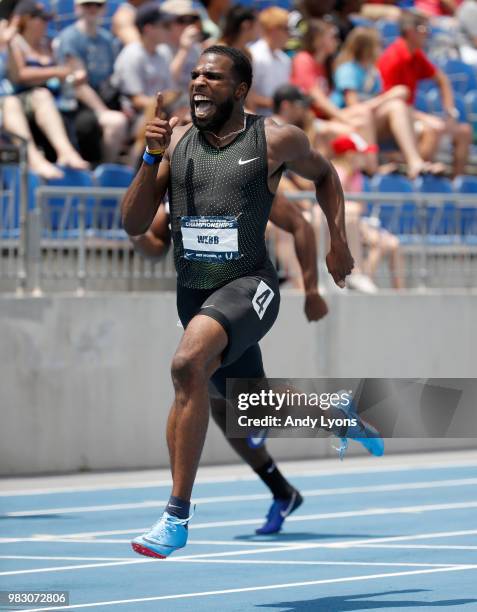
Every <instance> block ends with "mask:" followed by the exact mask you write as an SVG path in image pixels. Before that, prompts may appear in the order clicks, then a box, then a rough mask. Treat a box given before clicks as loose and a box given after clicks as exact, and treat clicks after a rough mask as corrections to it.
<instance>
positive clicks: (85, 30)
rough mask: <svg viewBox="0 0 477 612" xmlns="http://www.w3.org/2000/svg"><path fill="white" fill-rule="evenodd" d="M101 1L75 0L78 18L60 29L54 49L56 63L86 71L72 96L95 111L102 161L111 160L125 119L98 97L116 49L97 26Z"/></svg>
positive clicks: (118, 147) (120, 142)
mask: <svg viewBox="0 0 477 612" xmlns="http://www.w3.org/2000/svg"><path fill="white" fill-rule="evenodd" d="M105 3H106V0H94V1H91V0H76V12H77V15H78V20H77V21H76V23H74V24H72V25H70V26H69V27H67V28H65V29H64V30H63V31H62V32H60V34H59V36H58V37H57V39H56V40H55V48H56V55H57V57H58V60H59V62H60V63H63V64H74V63H75V64H76V65H77V66H78V67H80V68H83V69H84V70H85V71H86V75H87V82H86V83H83V84H81V85H78V86H77V87H76V97H77V99H78V100H79V101H80V102H81V104H83V105H84V106H85V107H87V108H89V109H91V110H92V111H93V112H94V113H95V115H96V117H97V120H98V122H99V125H100V126H101V128H102V133H103V154H102V161H103V162H115V161H117V159H118V155H119V153H120V151H121V148H122V145H123V144H124V140H125V137H126V132H127V118H126V116H125V115H124V114H123V113H122V112H120V111H118V110H110V109H109V108H108V106H107V105H106V103H105V102H104V101H103V99H102V97H101V91H102V86H103V85H105V84H107V83H108V82H109V78H110V76H111V75H112V73H113V68H114V60H115V58H116V55H117V51H118V49H117V45H116V43H115V42H114V39H113V37H112V36H111V34H110V33H109V32H108V31H107V30H105V29H104V28H101V27H99V23H100V21H101V19H102V17H103V14H104V7H105ZM103 91H104V90H103Z"/></svg>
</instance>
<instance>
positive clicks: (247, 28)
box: [217, 4, 261, 112]
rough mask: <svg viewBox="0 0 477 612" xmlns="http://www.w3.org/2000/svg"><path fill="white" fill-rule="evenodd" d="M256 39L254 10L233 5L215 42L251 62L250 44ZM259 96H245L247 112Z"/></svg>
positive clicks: (251, 109) (258, 99) (256, 103)
mask: <svg viewBox="0 0 477 612" xmlns="http://www.w3.org/2000/svg"><path fill="white" fill-rule="evenodd" d="M257 38H258V19H257V13H256V11H255V10H254V9H252V8H249V7H247V6H242V5H241V4H235V5H234V6H232V8H231V9H230V10H229V11H228V12H227V13H226V14H225V18H224V29H223V33H222V38H220V39H219V40H218V41H217V44H218V45H227V46H228V47H235V48H236V49H240V51H243V53H245V55H246V56H247V57H248V58H249V60H250V61H251V62H252V61H253V59H252V54H251V53H250V48H249V46H250V44H251V43H253V42H255V41H256V40H257ZM260 98H261V96H259V95H257V93H256V92H255V91H253V90H252V91H249V93H248V96H247V110H250V111H251V112H253V111H254V109H255V108H256V107H257V106H258V105H259V102H260Z"/></svg>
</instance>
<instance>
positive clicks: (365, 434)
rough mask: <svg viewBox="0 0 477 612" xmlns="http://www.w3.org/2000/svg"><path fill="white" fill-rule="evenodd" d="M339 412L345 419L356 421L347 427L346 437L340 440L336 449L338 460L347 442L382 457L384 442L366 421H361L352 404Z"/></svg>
mask: <svg viewBox="0 0 477 612" xmlns="http://www.w3.org/2000/svg"><path fill="white" fill-rule="evenodd" d="M340 410H341V411H342V412H344V414H345V417H346V418H348V419H355V420H356V425H351V426H349V427H348V429H347V431H346V436H345V437H342V438H341V446H340V447H339V448H336V450H337V451H338V453H339V457H340V459H343V458H344V456H345V454H346V450H347V448H348V444H349V440H354V441H355V442H359V443H360V444H362V445H363V446H364V448H365V449H366V450H367V451H368V453H370V454H371V455H374V456H375V457H382V456H383V455H384V440H383V438H382V437H381V434H380V433H379V431H378V430H377V429H376V428H375V427H373V426H372V425H370V424H369V423H367V422H366V421H363V419H362V418H361V417H360V416H359V415H358V413H357V412H356V411H355V410H354V407H353V404H352V403H350V404H349V406H347V407H346V408H345V407H343V406H342V407H341V408H340Z"/></svg>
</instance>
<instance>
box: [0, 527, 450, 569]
mask: <svg viewBox="0 0 477 612" xmlns="http://www.w3.org/2000/svg"><path fill="white" fill-rule="evenodd" d="M430 537H433V534H416V535H413V536H391V537H387V538H376V539H373V538H368V539H366V540H360V541H354V542H353V541H344V542H328V543H310V542H305V543H297V544H285V545H283V546H276V545H275V546H272V547H263V548H262V547H261V548H255V549H253V550H250V549H248V550H232V551H227V552H218V553H210V552H205V553H198V554H193V555H182V556H181V555H180V553H179V555H178V556H176V557H174V558H173V559H174V560H175V561H177V560H186V559H187V560H189V559H201V558H204V557H205V558H207V559H211V558H215V559H217V558H224V557H236V556H239V555H240V556H242V555H243V556H245V555H247V556H248V555H257V554H258V555H259V554H262V553H265V552H272V553H277V552H283V551H286V552H290V551H296V550H313V549H318V548H337V549H342V548H353V547H354V546H356V545H358V544H371V543H381V542H393V541H396V540H397V541H399V540H412V539H421V538H430ZM434 537H445V536H444V535H443V534H442V532H437V533H436V534H435V536H434ZM145 561H151V560H150V559H146V560H145ZM152 561H157V560H155V559H152ZM143 562H144V560H143V559H140V560H139V561H138V560H137V559H131V560H130V561H118V562H106V563H89V564H85V565H69V566H58V567H49V568H48V567H46V568H45V567H42V568H33V569H27V570H14V571H8V572H0V576H11V575H17V574H36V573H46V572H61V571H68V570H77V569H90V568H92V567H94V568H99V567H111V566H114V565H135V564H137V563H143Z"/></svg>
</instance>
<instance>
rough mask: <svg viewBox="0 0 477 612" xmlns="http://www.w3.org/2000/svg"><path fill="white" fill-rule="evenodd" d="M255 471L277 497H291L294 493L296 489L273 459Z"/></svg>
mask: <svg viewBox="0 0 477 612" xmlns="http://www.w3.org/2000/svg"><path fill="white" fill-rule="evenodd" d="M255 473H256V474H258V476H259V477H260V478H261V479H262V481H263V482H264V483H265V484H266V485H267V487H268V488H269V489H270V491H271V492H272V494H273V497H274V498H275V499H290V497H291V496H292V495H293V492H294V490H295V489H294V488H293V487H292V486H291V484H290V483H289V482H288V481H287V480H286V479H285V477H284V476H283V474H282V473H281V472H280V470H279V469H278V468H277V466H276V465H275V462H274V461H273V459H269V460H268V461H267V463H265V465H262V467H260V468H258V469H256V470H255Z"/></svg>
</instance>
